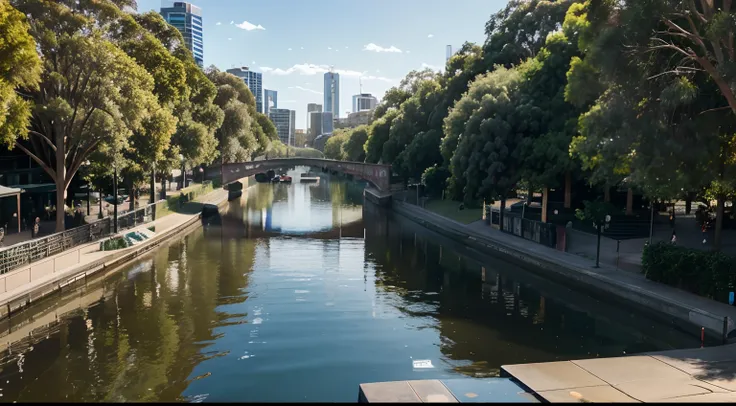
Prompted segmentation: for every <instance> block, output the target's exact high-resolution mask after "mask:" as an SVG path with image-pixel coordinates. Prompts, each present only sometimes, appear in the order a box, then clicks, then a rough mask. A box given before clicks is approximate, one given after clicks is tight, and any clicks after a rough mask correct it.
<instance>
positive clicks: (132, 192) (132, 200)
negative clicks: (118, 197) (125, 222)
mask: <svg viewBox="0 0 736 406" xmlns="http://www.w3.org/2000/svg"><path fill="white" fill-rule="evenodd" d="M127 184H128V199H130V204H128V210H130V211H134V210H135V190H133V179H132V178H131V179H128V182H127Z"/></svg>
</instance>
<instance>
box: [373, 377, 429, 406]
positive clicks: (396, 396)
mask: <svg viewBox="0 0 736 406" xmlns="http://www.w3.org/2000/svg"><path fill="white" fill-rule="evenodd" d="M359 399H360V401H362V402H365V403H394V402H395V403H412V402H414V403H422V400H421V399H420V398H419V396H417V394H416V392H414V389H412V387H411V385H409V382H407V381H397V382H376V383H362V384H360V395H359Z"/></svg>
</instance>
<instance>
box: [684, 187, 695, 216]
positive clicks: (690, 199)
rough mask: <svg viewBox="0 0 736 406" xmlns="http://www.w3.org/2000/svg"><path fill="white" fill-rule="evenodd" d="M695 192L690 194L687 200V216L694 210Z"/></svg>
mask: <svg viewBox="0 0 736 406" xmlns="http://www.w3.org/2000/svg"><path fill="white" fill-rule="evenodd" d="M693 197H694V196H693V192H688V193H687V197H686V198H685V214H690V212H691V211H692V209H693Z"/></svg>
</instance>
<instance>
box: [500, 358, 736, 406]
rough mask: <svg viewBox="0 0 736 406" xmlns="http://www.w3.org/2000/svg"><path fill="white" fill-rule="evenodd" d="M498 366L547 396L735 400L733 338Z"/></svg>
mask: <svg viewBox="0 0 736 406" xmlns="http://www.w3.org/2000/svg"><path fill="white" fill-rule="evenodd" d="M501 369H502V371H503V372H502V375H508V376H511V377H513V378H514V379H515V380H517V381H518V382H520V383H521V384H522V386H524V387H526V388H528V389H529V391H530V392H533V393H536V394H537V396H539V397H541V398H542V399H543V400H546V401H547V402H585V403H590V402H628V403H632V402H677V403H700V402H736V344H732V345H726V346H720V347H709V348H702V349H691V350H674V351H663V352H656V353H649V354H642V355H636V356H630V357H615V358H595V359H586V360H577V361H560V362H546V363H537V364H520V365H505V366H503V367H501Z"/></svg>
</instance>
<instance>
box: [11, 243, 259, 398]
mask: <svg viewBox="0 0 736 406" xmlns="http://www.w3.org/2000/svg"><path fill="white" fill-rule="evenodd" d="M254 244H255V242H254V241H248V240H238V241H226V242H225V244H224V245H223V244H221V243H220V241H219V239H209V240H205V239H203V238H202V232H201V230H200V231H196V232H194V233H192V234H190V235H189V236H187V237H185V238H184V239H183V241H182V243H180V244H179V243H176V244H172V245H170V246H169V247H164V249H161V250H159V251H157V252H156V253H155V254H154V255H153V256H152V257H149V259H144V261H148V265H147V267H145V268H143V271H142V272H140V273H138V274H136V275H135V276H132V275H130V276H129V272H120V273H117V274H114V275H113V276H111V277H109V278H108V279H107V280H106V281H105V282H104V289H105V290H106V291H109V292H111V293H110V294H108V295H106V296H107V297H109V299H105V300H103V301H101V302H99V303H98V304H96V305H94V306H92V307H90V308H89V309H86V310H84V311H79V312H78V313H77V314H76V315H74V316H70V317H68V318H67V319H65V320H63V322H62V323H60V325H59V331H58V333H53V334H51V335H50V336H49V337H48V338H47V339H45V340H43V341H41V342H38V343H36V344H35V345H34V347H33V350H32V351H30V352H27V353H26V354H24V356H23V363H22V364H21V365H22V370H23V372H22V374H21V373H20V372H19V371H20V369H21V367H18V365H17V364H9V365H5V366H3V367H2V370H1V372H0V375H1V376H2V377H3V380H2V382H3V384H2V387H3V391H2V393H3V395H4V398H3V400H5V401H10V400H19V401H44V400H47V401H53V400H56V401H58V400H66V401H103V400H109V401H155V400H176V399H178V397H179V395H180V394H181V393H182V392H183V391H184V390H185V389H186V387H187V385H188V379H191V378H193V377H190V376H189V375H190V374H191V372H192V370H193V368H194V366H195V365H197V364H199V363H201V362H202V361H203V360H205V359H208V358H211V357H216V356H220V355H224V354H220V353H216V352H213V351H207V347H208V346H209V345H210V344H211V343H212V342H213V340H214V339H215V338H216V337H215V336H214V335H213V329H214V328H215V327H218V326H223V325H227V324H229V323H233V322H238V321H239V320H241V319H242V317H244V316H245V315H240V314H228V313H224V312H221V311H218V310H217V306H219V305H221V304H226V303H234V302H240V301H243V300H245V297H243V296H242V293H241V289H242V288H244V287H246V286H247V283H248V273H246V275H243V269H252V263H253V262H252V261H253V257H254V252H255V245H254ZM220 261H221V262H220ZM218 262H220V263H221V264H222V265H221V267H220V268H219V269H218V268H217V267H212V266H211V264H213V263H218ZM208 265H209V266H208ZM129 277H130V278H131V280H128V278H129ZM21 376H22V378H23V379H22V380H21V379H20V378H21ZM6 380H9V381H10V382H9V383H8V384H4V382H5V381H6Z"/></svg>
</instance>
